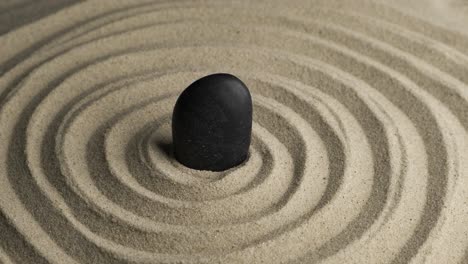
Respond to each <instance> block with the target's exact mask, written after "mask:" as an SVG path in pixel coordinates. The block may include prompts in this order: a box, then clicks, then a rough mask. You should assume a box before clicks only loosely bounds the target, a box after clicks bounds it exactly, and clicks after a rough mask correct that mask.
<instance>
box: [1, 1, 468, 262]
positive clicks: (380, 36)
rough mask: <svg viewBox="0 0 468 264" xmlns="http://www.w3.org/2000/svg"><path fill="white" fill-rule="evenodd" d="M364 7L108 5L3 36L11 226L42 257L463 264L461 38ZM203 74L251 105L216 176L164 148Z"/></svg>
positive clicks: (5, 249) (12, 257) (84, 7)
mask: <svg viewBox="0 0 468 264" xmlns="http://www.w3.org/2000/svg"><path fill="white" fill-rule="evenodd" d="M359 2H360V3H361V2H362V3H361V4H362V5H361V6H360V7H362V8H359V9H358V8H357V7H354V6H353V5H348V4H344V5H343V8H340V9H339V10H337V9H336V8H337V3H335V2H334V1H327V2H324V3H317V4H316V5H314V6H309V4H308V3H307V2H306V1H298V3H300V4H302V5H303V6H304V8H303V9H297V8H291V6H287V7H286V6H284V3H279V4H278V5H277V6H275V5H269V4H267V3H264V2H261V1H260V2H258V3H255V4H253V3H251V2H247V1H235V2H233V3H229V4H227V3H225V2H219V1H204V2H203V3H201V2H195V1H171V2H158V3H155V2H150V3H141V4H138V5H134V4H132V3H131V2H130V1H129V2H128V3H127V2H125V1H123V2H119V3H115V2H111V1H103V2H102V5H100V6H99V7H93V5H92V4H90V3H83V4H78V5H76V6H74V7H72V8H69V9H68V10H65V11H63V12H59V13H57V14H56V15H53V16H51V17H49V18H47V19H45V20H43V21H40V22H37V23H33V24H31V25H29V26H26V27H24V28H22V29H20V30H18V31H15V32H12V33H10V34H8V35H6V36H4V37H0V44H4V45H5V46H6V48H5V51H6V56H5V58H3V59H2V60H1V63H2V69H4V73H3V74H2V76H1V78H0V101H1V103H0V123H1V126H0V142H2V143H1V144H2V147H0V158H1V160H0V162H1V164H3V165H4V166H0V180H1V182H0V184H1V185H0V186H2V187H1V188H2V189H1V190H2V192H0V202H1V203H0V206H1V207H0V210H1V212H2V215H5V220H3V218H0V221H7V222H6V223H4V224H5V226H6V228H8V230H9V232H8V234H15V235H16V236H18V239H23V240H24V241H26V243H29V244H30V245H31V247H28V249H27V250H26V251H25V253H24V254H33V255H37V256H38V257H39V258H40V259H41V260H42V259H44V260H45V261H48V262H52V263H64V262H66V263H128V262H131V263H135V262H144V263H167V262H169V263H172V262H182V263H199V262H202V263H219V262H221V263H315V262H323V263H344V262H346V263H409V262H413V263H438V262H441V261H442V260H444V261H445V262H448V263H459V262H463V261H465V260H466V254H465V253H464V252H465V250H466V248H467V245H468V238H467V236H466V234H467V232H468V230H467V226H468V225H467V221H468V208H467V207H468V206H467V205H466V202H465V201H466V199H467V196H468V190H467V188H468V187H467V186H468V184H467V183H466V181H467V180H466V179H467V177H466V176H467V175H466V174H467V168H466V166H467V165H465V164H464V162H463V161H464V160H466V159H467V158H468V157H467V155H468V148H467V145H466V139H467V136H466V128H467V126H468V120H467V118H468V117H467V115H466V112H467V110H468V107H467V106H468V103H467V98H468V96H467V93H468V92H467V91H468V90H467V88H468V86H467V81H468V80H467V79H466V76H465V75H464V74H463V72H464V71H466V68H467V65H466V61H467V59H466V56H465V55H463V52H464V51H466V50H468V41H467V40H466V38H465V37H463V36H462V35H456V34H454V33H452V32H450V31H447V30H444V29H441V28H439V27H436V26H433V25H430V24H427V23H426V22H422V21H420V20H417V19H414V18H412V17H410V16H407V15H403V14H401V13H399V12H397V11H395V10H393V9H390V8H389V7H384V6H380V5H376V4H373V3H368V2H367V1H359ZM361 9H362V10H361ZM83 13H85V14H86V15H85V16H80V15H79V14H83ZM66 17H69V20H66V19H65V18H66ZM60 22H63V25H60ZM47 23H50V24H51V25H52V26H50V27H48V28H47V27H46V29H45V31H46V32H47V34H48V35H50V36H51V37H49V38H47V37H45V39H42V37H41V39H39V37H38V39H37V41H36V40H35V39H33V40H32V41H31V44H30V45H31V48H29V49H28V48H27V45H23V44H17V45H16V46H17V47H15V45H13V44H15V41H16V38H24V36H25V34H26V33H30V32H31V31H33V30H34V29H35V28H36V27H39V26H41V25H43V24H44V25H47ZM55 32H57V33H55ZM432 33H434V34H433V35H432ZM31 36H34V34H32V35H31ZM460 43H462V44H460ZM22 45H23V46H22ZM464 48H465V50H463V49H464ZM212 72H230V73H233V74H235V75H237V76H239V77H240V78H241V79H242V80H243V81H244V82H245V83H246V84H247V86H248V87H249V89H250V90H251V92H252V97H253V102H254V125H253V138H252V139H253V140H252V146H251V148H250V151H249V158H248V160H247V161H246V162H244V163H243V164H241V165H240V166H238V167H235V168H232V169H230V170H228V171H225V172H203V171H195V170H191V169H188V168H185V167H184V166H182V165H180V164H178V163H177V161H175V159H174V158H173V156H172V153H171V134H170V133H171V131H170V120H171V118H170V117H171V111H172V108H173V106H174V103H175V100H176V99H177V96H178V94H179V93H180V92H181V91H182V89H184V88H185V87H187V86H188V85H189V84H190V83H191V82H192V81H193V80H195V79H197V78H199V77H201V76H203V75H206V74H209V73H212ZM10 244H11V243H10ZM447 244H450V245H452V247H451V250H450V251H447V250H446V249H445V247H446V246H447ZM8 245H9V244H7V243H5V242H0V258H3V259H5V261H11V262H18V261H19V260H20V259H22V255H21V254H22V253H21V252H17V251H13V249H12V248H11V246H8ZM91 256H92V257H91ZM23 259H24V258H23ZM23 262H24V261H23Z"/></svg>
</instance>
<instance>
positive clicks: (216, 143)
mask: <svg viewBox="0 0 468 264" xmlns="http://www.w3.org/2000/svg"><path fill="white" fill-rule="evenodd" d="M251 133H252V97H251V96H250V92H249V90H248V89H247V87H246V85H245V84H244V83H243V82H242V81H241V80H239V79H238V78H237V77H235V76H233V75H231V74H225V73H217V74H212V75H208V76H205V77H203V78H201V79H199V80H197V81H195V82H194V83H192V84H191V85H190V86H189V87H187V88H186V89H185V90H184V91H183V92H182V93H181V95H180V96H179V98H178V99H177V102H176V104H175V107H174V112H173V114H172V139H173V147H174V155H175V158H176V159H177V161H179V162H180V163H182V164H183V165H185V166H187V167H189V168H192V169H197V170H210V171H223V170H226V169H229V168H232V167H234V166H236V165H239V164H241V163H242V162H243V161H245V160H246V158H247V155H248V151H249V145H250V139H251Z"/></svg>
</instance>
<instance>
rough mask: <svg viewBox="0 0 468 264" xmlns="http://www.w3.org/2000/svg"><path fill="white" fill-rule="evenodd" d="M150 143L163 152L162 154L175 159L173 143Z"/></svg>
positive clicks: (155, 141) (160, 141) (152, 141)
mask: <svg viewBox="0 0 468 264" xmlns="http://www.w3.org/2000/svg"><path fill="white" fill-rule="evenodd" d="M150 143H151V144H152V145H153V146H155V147H156V148H158V149H160V150H162V152H163V153H164V154H165V155H166V157H167V158H175V157H174V152H173V148H172V142H167V141H162V140H157V139H153V140H151V142H150Z"/></svg>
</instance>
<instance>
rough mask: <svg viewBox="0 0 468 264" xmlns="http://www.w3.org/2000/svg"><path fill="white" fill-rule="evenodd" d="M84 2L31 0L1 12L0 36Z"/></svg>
mask: <svg viewBox="0 0 468 264" xmlns="http://www.w3.org/2000/svg"><path fill="white" fill-rule="evenodd" d="M80 1H83V0H30V1H27V2H23V3H20V4H17V5H14V6H10V7H8V8H5V9H3V10H0V35H2V34H5V33H7V32H9V31H11V30H14V29H15V28H17V27H21V26H23V25H25V24H28V23H32V22H34V21H35V20H38V19H41V18H43V17H46V16H48V15H51V14H53V13H55V12H57V11H59V10H61V9H63V8H66V7H69V6H71V5H73V4H76V3H78V2H80Z"/></svg>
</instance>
